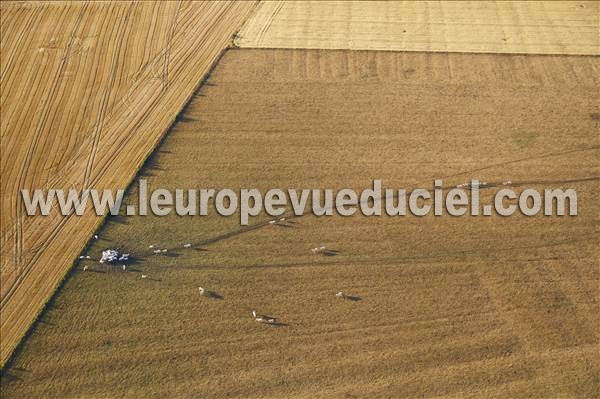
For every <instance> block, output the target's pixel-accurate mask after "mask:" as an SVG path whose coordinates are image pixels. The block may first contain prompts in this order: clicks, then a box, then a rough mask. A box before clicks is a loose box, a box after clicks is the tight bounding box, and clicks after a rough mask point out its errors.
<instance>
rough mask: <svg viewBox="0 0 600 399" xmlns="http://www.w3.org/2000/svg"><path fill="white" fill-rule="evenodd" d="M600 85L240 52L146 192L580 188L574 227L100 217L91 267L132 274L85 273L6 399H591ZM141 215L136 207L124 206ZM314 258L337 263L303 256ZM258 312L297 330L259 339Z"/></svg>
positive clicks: (561, 223) (597, 368)
mask: <svg viewBox="0 0 600 399" xmlns="http://www.w3.org/2000/svg"><path fill="white" fill-rule="evenodd" d="M599 68H600V61H599V59H598V58H594V57H558V56H518V55H481V54H477V55H475V54H471V55H467V54H441V53H439V54H436V53H394V52H349V51H316V50H314V51H313V50H309V51H301V50H230V51H228V52H227V53H226V54H225V56H224V57H223V58H222V59H221V61H220V63H219V64H218V66H217V68H216V69H215V70H214V72H213V73H212V75H211V76H210V78H209V80H208V82H207V84H206V85H204V86H203V87H202V89H201V90H200V91H199V92H197V93H196V95H195V96H194V97H193V99H192V101H191V103H190V104H189V106H187V107H186V109H185V110H184V111H183V113H182V114H181V115H180V117H179V118H178V122H177V123H176V124H175V125H174V127H173V128H172V130H171V132H170V134H169V135H168V136H167V138H166V139H165V141H164V142H163V144H162V145H161V146H160V147H159V148H158V149H157V151H156V153H155V154H154V155H153V157H152V158H151V159H150V160H149V161H148V162H147V164H146V166H145V167H144V168H143V169H142V170H141V173H140V175H139V177H141V178H145V179H148V182H149V184H150V186H151V187H154V188H157V187H162V188H167V189H174V188H186V187H196V188H217V189H218V188H224V187H227V188H232V189H238V188H242V187H246V188H250V187H256V188H259V189H261V190H266V189H268V188H274V187H280V188H288V187H290V188H313V187H330V188H334V189H337V188H343V187H350V188H355V189H363V188H366V187H368V185H369V184H370V181H371V179H374V178H381V179H383V180H384V183H385V186H387V187H404V188H408V189H411V188H415V187H417V185H421V186H424V187H431V186H432V184H433V179H434V178H443V179H444V182H445V185H446V187H450V186H453V185H456V184H459V183H463V182H465V181H468V180H470V179H471V178H480V179H482V180H486V181H490V182H499V181H504V180H507V179H510V180H512V181H513V182H514V188H515V189H516V190H517V191H518V190H521V189H523V188H524V187H535V188H538V189H542V188H543V187H547V186H551V187H561V188H567V187H572V188H574V189H576V190H577V193H578V203H579V207H578V210H579V215H578V216H577V217H543V216H540V217H525V216H522V215H515V216H513V217H510V218H502V217H499V216H491V217H461V218H454V217H449V216H443V217H433V216H427V217H424V218H417V217H398V218H390V217H384V216H382V217H368V218H367V217H361V216H353V217H340V216H333V217H319V218H318V217H314V216H303V217H299V218H294V219H292V220H290V221H289V222H287V223H285V224H284V225H275V226H273V225H268V224H262V225H260V221H264V220H266V216H264V215H263V216H260V217H258V218H257V219H256V220H254V221H252V223H255V224H259V226H260V227H259V228H256V229H241V228H240V227H239V219H238V218H236V217H235V216H232V217H229V218H223V217H220V216H218V215H216V214H215V212H214V210H213V211H211V214H210V215H209V216H203V217H200V216H196V217H180V216H176V215H169V216H165V217H154V216H147V217H139V216H137V217H113V218H109V219H108V222H107V224H106V225H105V226H104V228H103V229H102V230H101V231H100V233H99V234H100V239H99V240H97V241H94V242H93V243H92V245H91V247H90V248H89V252H88V253H89V254H90V255H91V256H92V257H94V258H98V256H99V253H100V251H101V250H103V249H105V248H108V247H120V248H123V249H124V250H127V251H131V252H133V253H134V254H135V255H136V256H137V261H136V262H135V264H133V265H131V266H130V267H129V270H128V271H126V272H123V271H121V270H111V269H110V268H109V267H102V265H99V264H98V263H96V262H91V261H83V262H82V263H80V264H79V265H78V267H77V268H76V269H75V270H74V271H73V273H72V274H71V275H70V276H69V277H68V279H67V280H66V282H65V284H64V286H63V288H62V289H61V290H60V291H59V293H58V294H57V295H56V297H55V298H54V300H53V301H52V302H51V303H50V305H49V307H48V309H47V311H46V312H45V313H44V314H43V316H42V317H41V319H40V321H39V322H38V323H37V325H36V327H35V329H34V330H33V332H32V334H31V336H30V337H29V338H28V339H27V340H26V341H25V343H24V345H23V346H22V347H21V348H20V350H19V351H18V353H17V356H16V357H15V358H14V361H13V362H12V364H11V365H10V367H9V368H8V369H7V370H6V373H5V374H4V376H3V379H2V389H3V394H5V395H6V397H41V396H44V397H78V398H82V397H132V398H134V397H135V398H138V397H175V396H179V397H210V398H225V397H243V398H268V397H270V398H281V397H288V398H292V397H306V398H308V397H310V398H313V397H329V398H331V397H334V398H364V397H381V398H387V397H409V398H413V397H423V396H426V397H434V396H435V397H473V398H480V397H543V396H545V397H585V398H590V397H594V396H596V395H597V393H598V391H599V389H600V362H599V361H598V356H597V348H598V339H599V337H600V331H599V328H598V326H599V325H600V318H599V315H600V312H599V310H600V309H599V303H598V297H599V295H598V294H599V288H598V279H599V277H600V276H599V270H598V256H599V251H598V245H597V244H598V222H599V219H598V217H599V216H598V215H599V210H600V209H599V205H598V200H597V199H598V195H599V194H600V186H599V180H598V176H599V175H600V170H599V166H598V165H599V162H598V161H599V156H600V149H599V143H598V135H597V132H598V123H599V122H598V111H599V110H598V100H599V98H598V97H599V95H598V92H597V87H598V84H599V83H600V82H599V76H600V74H599V73H598V69H599ZM544 182H545V183H544ZM492 192H493V190H487V191H485V192H484V193H483V194H482V202H484V203H485V202H486V201H489V200H490V198H489V197H490V196H491V195H492ZM136 196H137V192H136V189H135V185H134V188H133V189H132V190H131V192H130V193H129V197H128V200H127V201H126V202H128V203H134V202H135V198H136ZM186 242H193V243H194V247H193V248H191V249H184V248H182V245H183V243H186ZM151 244H154V245H157V246H160V247H166V248H169V249H170V251H169V253H168V255H167V256H160V255H151V254H149V252H150V250H149V249H148V246H149V245H151ZM316 245H326V246H328V247H330V248H332V249H335V250H336V251H337V254H336V255H335V256H315V255H312V254H311V253H310V248H312V247H314V246H316ZM86 265H87V266H88V267H90V270H88V271H85V272H84V271H83V270H82V268H83V266H86ZM141 273H144V274H146V275H148V278H147V279H141V278H140V277H141ZM198 286H203V287H207V288H208V289H210V290H214V291H215V292H217V293H218V294H219V295H220V296H221V298H220V299H218V298H207V297H202V296H200V295H199V294H198V290H197V287H198ZM339 290H344V291H346V292H347V293H349V294H352V295H356V296H358V297H360V300H357V301H343V300H339V299H336V298H335V297H334V294H335V292H337V291H339ZM253 309H256V310H257V311H259V312H265V313H274V314H276V315H277V316H279V317H280V318H281V320H282V322H283V323H284V324H285V325H283V326H279V327H272V326H265V325H261V324H258V323H256V322H255V321H254V320H253V319H252V317H251V314H250V312H251V311H252V310H253Z"/></svg>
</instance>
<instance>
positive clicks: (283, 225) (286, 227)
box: [275, 222, 296, 229]
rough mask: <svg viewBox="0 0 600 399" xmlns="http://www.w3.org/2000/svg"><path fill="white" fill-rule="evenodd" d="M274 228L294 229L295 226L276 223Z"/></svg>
mask: <svg viewBox="0 0 600 399" xmlns="http://www.w3.org/2000/svg"><path fill="white" fill-rule="evenodd" d="M275 226H277V227H283V228H284V229H295V228H296V226H294V225H292V224H287V223H281V222H279V223H276V224H275Z"/></svg>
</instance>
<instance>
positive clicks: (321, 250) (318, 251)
mask: <svg viewBox="0 0 600 399" xmlns="http://www.w3.org/2000/svg"><path fill="white" fill-rule="evenodd" d="M310 251H311V252H312V253H313V254H324V253H325V252H327V247H325V246H321V247H315V248H312V249H311V250H310Z"/></svg>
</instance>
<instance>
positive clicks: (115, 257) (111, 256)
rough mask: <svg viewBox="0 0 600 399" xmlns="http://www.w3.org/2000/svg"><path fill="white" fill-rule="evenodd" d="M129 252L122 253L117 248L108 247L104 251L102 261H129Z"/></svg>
mask: <svg viewBox="0 0 600 399" xmlns="http://www.w3.org/2000/svg"><path fill="white" fill-rule="evenodd" d="M128 260H129V254H121V253H119V251H117V250H116V249H106V250H104V251H102V257H101V258H100V263H113V262H127V261H128Z"/></svg>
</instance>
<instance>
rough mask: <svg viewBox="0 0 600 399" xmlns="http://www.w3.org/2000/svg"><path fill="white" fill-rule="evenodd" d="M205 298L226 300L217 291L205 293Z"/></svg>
mask: <svg viewBox="0 0 600 399" xmlns="http://www.w3.org/2000/svg"><path fill="white" fill-rule="evenodd" d="M204 296H205V297H207V298H209V299H223V298H224V296H223V295H222V294H219V293H218V292H217V291H209V290H206V291H204Z"/></svg>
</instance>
